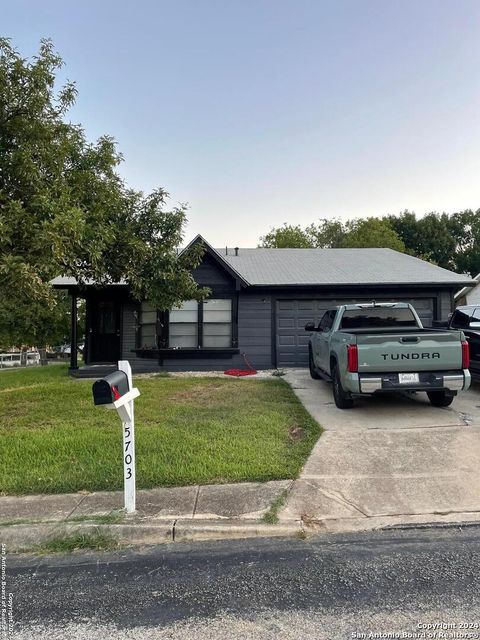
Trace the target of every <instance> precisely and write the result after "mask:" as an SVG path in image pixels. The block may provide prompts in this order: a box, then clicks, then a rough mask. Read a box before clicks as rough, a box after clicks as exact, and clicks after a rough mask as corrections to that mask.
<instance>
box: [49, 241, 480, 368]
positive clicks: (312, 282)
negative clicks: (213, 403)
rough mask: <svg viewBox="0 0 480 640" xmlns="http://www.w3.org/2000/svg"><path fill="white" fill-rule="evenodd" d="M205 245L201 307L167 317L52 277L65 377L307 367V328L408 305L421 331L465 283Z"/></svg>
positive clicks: (117, 295)
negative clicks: (118, 370) (66, 347)
mask: <svg viewBox="0 0 480 640" xmlns="http://www.w3.org/2000/svg"><path fill="white" fill-rule="evenodd" d="M197 242H201V243H203V245H204V247H205V252H204V255H203V260H202V263H201V264H200V265H199V267H198V268H197V269H195V271H194V273H193V276H194V278H195V280H196V281H197V282H198V284H199V285H202V286H208V287H209V288H210V289H211V295H210V297H209V298H208V299H206V300H205V301H203V302H200V303H197V302H196V301H193V300H192V301H187V302H185V304H184V305H183V306H182V307H181V308H179V309H171V310H170V311H169V312H163V311H158V310H156V309H153V308H152V307H151V306H150V305H149V304H148V301H144V302H138V301H136V300H134V299H133V298H132V297H131V296H130V295H129V290H128V286H126V285H125V284H122V283H119V284H112V285H110V286H105V287H103V288H99V287H97V286H95V285H93V284H90V285H83V286H82V287H80V286H79V285H78V284H77V283H76V281H75V280H74V279H72V278H64V277H59V278H56V279H55V280H54V281H53V282H52V284H53V286H54V287H57V288H62V289H67V290H68V291H69V292H70V295H71V296H72V319H73V321H74V322H72V351H71V353H72V360H71V369H72V373H75V374H76V375H86V376H87V375H95V373H98V371H99V365H112V364H113V363H115V362H116V361H117V360H119V359H125V360H129V361H130V363H131V364H132V368H133V370H134V371H137V372H147V371H159V370H170V371H173V370H208V369H218V370H223V369H228V368H231V367H242V368H244V367H245V360H244V358H247V359H248V361H249V362H250V363H251V364H252V366H253V367H255V368H256V369H269V368H275V367H305V366H307V363H308V350H307V343H308V334H306V333H305V331H304V326H305V324H306V323H307V322H310V321H313V322H318V321H319V320H320V318H321V316H322V315H323V313H324V312H325V310H326V309H328V308H330V307H332V306H335V305H338V304H344V303H352V302H365V301H368V302H370V301H372V300H376V301H382V300H383V301H395V300H396V301H408V302H411V303H412V304H413V305H414V307H415V309H416V310H417V312H418V314H419V316H420V318H421V319H422V321H423V322H424V324H425V325H427V326H428V325H431V324H432V322H433V321H434V320H444V319H446V318H447V317H448V314H449V313H450V312H451V311H452V309H453V306H454V293H455V292H456V291H458V289H459V287H462V286H468V285H472V284H473V282H472V281H471V279H470V278H469V277H467V276H465V275H459V274H457V273H453V272H451V271H447V270H446V269H442V268H440V267H437V266H435V265H433V264H430V263H428V262H425V261H423V260H419V259H418V258H414V257H412V256H409V255H405V254H403V253H399V252H397V251H393V250H392V249H264V248H256V249H238V248H235V249H230V248H225V249H214V248H213V247H211V246H210V245H209V244H208V242H206V240H204V239H203V238H202V237H201V236H197V237H196V238H195V239H194V240H193V241H192V243H190V245H189V246H187V247H186V248H185V249H183V250H184V251H188V249H189V247H190V246H192V244H193V243H197ZM78 296H81V297H83V298H85V300H86V328H85V336H86V340H85V349H84V358H85V362H84V365H83V367H82V368H80V369H79V370H77V369H78V367H77V361H76V352H77V351H76V348H75V345H76V342H77V336H76V330H75V327H76V322H75V320H76V308H77V297H78Z"/></svg>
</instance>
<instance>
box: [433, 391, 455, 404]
mask: <svg viewBox="0 0 480 640" xmlns="http://www.w3.org/2000/svg"><path fill="white" fill-rule="evenodd" d="M427 396H428V399H429V400H430V404H432V405H433V406H434V407H448V406H450V405H451V404H452V402H453V398H454V397H455V396H454V395H453V393H449V392H448V391H429V392H428V393H427Z"/></svg>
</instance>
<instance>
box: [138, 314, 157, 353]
mask: <svg viewBox="0 0 480 640" xmlns="http://www.w3.org/2000/svg"><path fill="white" fill-rule="evenodd" d="M140 327H141V335H140V343H141V345H142V348H146V349H152V348H155V347H156V346H157V311H156V309H154V307H152V305H151V304H150V303H149V302H142V305H141V308H140Z"/></svg>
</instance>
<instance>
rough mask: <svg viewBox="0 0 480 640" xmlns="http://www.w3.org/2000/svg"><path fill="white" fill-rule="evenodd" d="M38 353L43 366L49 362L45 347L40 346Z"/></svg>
mask: <svg viewBox="0 0 480 640" xmlns="http://www.w3.org/2000/svg"><path fill="white" fill-rule="evenodd" d="M38 353H39V354H40V364H41V366H42V367H45V366H46V365H47V364H48V359H47V350H46V348H45V347H41V348H40V347H39V349H38Z"/></svg>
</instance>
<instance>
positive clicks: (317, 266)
mask: <svg viewBox="0 0 480 640" xmlns="http://www.w3.org/2000/svg"><path fill="white" fill-rule="evenodd" d="M197 241H201V242H203V243H204V244H205V245H206V247H207V248H208V249H209V250H210V251H212V252H213V253H214V254H216V256H217V257H218V259H219V260H220V261H224V262H225V263H226V264H227V265H228V266H229V267H230V268H231V269H232V270H233V271H234V272H235V273H236V274H237V275H238V276H239V277H240V279H241V280H242V281H243V283H244V284H245V285H251V286H262V285H263V286H295V285H296V286H315V285H318V286H334V285H400V284H407V285H416V284H418V285H420V284H422V285H428V284H432V285H442V284H443V285H449V284H450V285H453V286H458V287H462V286H465V285H466V286H472V285H474V284H476V283H475V281H474V280H472V278H470V277H469V276H468V275H465V274H459V273H454V272H453V271H448V269H442V268H441V267H437V266H435V265H434V264H431V263H430V262H426V261H425V260H420V259H419V258H414V257H413V256H409V255H406V254H404V253H400V252H398V251H394V250H393V249H263V248H256V249H239V250H238V255H235V250H234V249H230V248H229V249H227V250H226V249H213V248H212V247H211V245H209V244H208V242H206V240H205V239H204V238H202V236H196V237H195V238H194V239H193V240H192V242H190V243H189V244H188V245H187V247H185V248H184V249H183V251H186V250H188V248H189V247H190V246H191V245H192V244H193V243H195V242H197ZM51 284H52V285H54V286H56V287H68V286H72V285H75V284H76V280H75V279H74V278H68V277H62V276H60V277H58V278H55V279H54V280H52V281H51ZM85 284H93V283H91V282H88V283H85ZM113 284H117V285H123V284H125V283H124V282H119V283H113Z"/></svg>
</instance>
